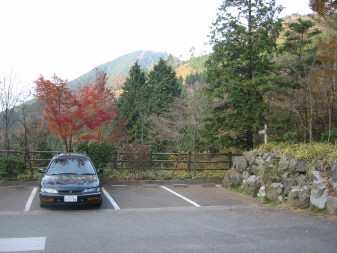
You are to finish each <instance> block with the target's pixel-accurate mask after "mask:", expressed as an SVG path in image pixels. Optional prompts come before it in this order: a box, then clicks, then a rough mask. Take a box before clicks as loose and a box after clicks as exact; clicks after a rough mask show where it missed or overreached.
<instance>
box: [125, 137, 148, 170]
mask: <svg viewBox="0 0 337 253" xmlns="http://www.w3.org/2000/svg"><path fill="white" fill-rule="evenodd" d="M124 151H125V155H124V156H125V159H126V160H127V161H128V167H129V169H130V170H131V171H133V172H135V171H141V170H146V169H149V165H150V163H149V160H150V156H149V147H148V146H146V145H143V144H136V143H132V144H127V145H125V146H124Z"/></svg>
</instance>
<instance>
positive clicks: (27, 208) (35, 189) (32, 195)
mask: <svg viewBox="0 0 337 253" xmlns="http://www.w3.org/2000/svg"><path fill="white" fill-rule="evenodd" d="M36 192H37V187H34V188H33V190H32V193H31V194H30V196H29V198H28V201H27V203H26V206H25V212H28V211H29V210H30V207H31V206H32V202H33V199H34V197H35V194H36Z"/></svg>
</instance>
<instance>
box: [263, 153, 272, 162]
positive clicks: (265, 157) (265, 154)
mask: <svg viewBox="0 0 337 253" xmlns="http://www.w3.org/2000/svg"><path fill="white" fill-rule="evenodd" d="M270 155H271V154H269V153H264V154H263V156H262V159H263V160H264V161H266V160H267V159H268V158H269V156H270Z"/></svg>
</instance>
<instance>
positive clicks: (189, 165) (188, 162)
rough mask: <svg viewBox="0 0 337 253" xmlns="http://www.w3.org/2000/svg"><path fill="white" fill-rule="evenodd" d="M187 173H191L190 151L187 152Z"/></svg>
mask: <svg viewBox="0 0 337 253" xmlns="http://www.w3.org/2000/svg"><path fill="white" fill-rule="evenodd" d="M187 171H188V172H190V171H191V151H188V152H187Z"/></svg>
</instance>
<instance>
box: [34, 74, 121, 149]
mask: <svg viewBox="0 0 337 253" xmlns="http://www.w3.org/2000/svg"><path fill="white" fill-rule="evenodd" d="M35 84H36V97H37V98H38V99H39V101H40V103H41V104H42V106H43V109H44V112H45V113H44V118H45V119H46V120H47V122H48V126H47V130H48V132H50V133H52V134H53V135H55V136H56V137H59V138H62V139H63V141H64V144H65V149H66V150H67V151H69V150H71V146H72V141H73V138H74V137H75V136H77V137H79V138H83V139H86V140H96V141H100V140H101V139H102V129H103V127H104V125H106V123H109V122H111V121H112V120H113V119H115V118H116V117H117V116H118V111H117V109H115V99H114V95H113V93H111V91H110V90H107V89H106V88H105V84H106V75H105V74H102V73H101V74H100V75H97V76H96V80H95V81H94V83H92V84H91V85H89V86H86V87H84V88H80V89H78V90H76V91H73V90H70V89H69V88H68V85H67V81H65V80H62V79H61V78H59V77H57V76H54V77H53V78H52V79H51V80H46V79H45V78H44V77H43V76H41V77H40V78H39V79H38V80H36V81H35ZM80 133H81V134H80Z"/></svg>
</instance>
